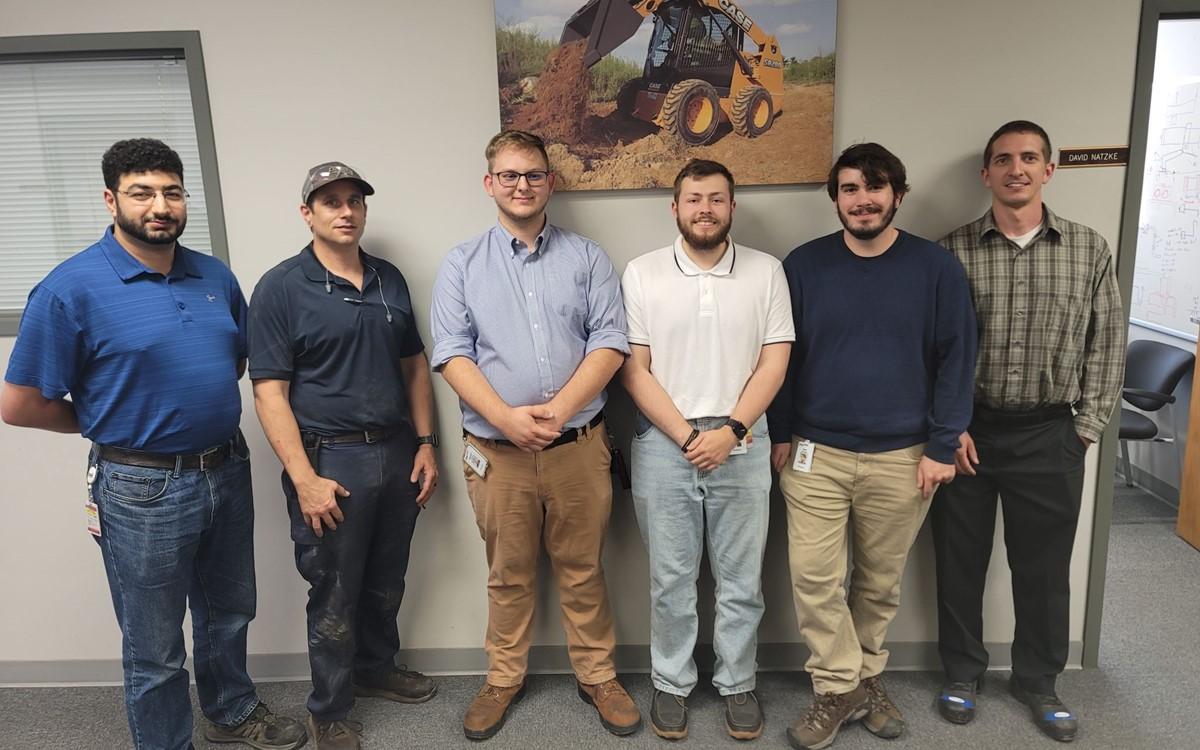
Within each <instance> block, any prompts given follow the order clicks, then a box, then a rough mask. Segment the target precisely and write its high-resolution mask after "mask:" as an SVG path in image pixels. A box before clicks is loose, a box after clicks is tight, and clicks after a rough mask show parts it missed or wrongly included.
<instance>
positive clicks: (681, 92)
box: [560, 0, 783, 146]
mask: <svg viewBox="0 0 1200 750" xmlns="http://www.w3.org/2000/svg"><path fill="white" fill-rule="evenodd" d="M648 17H652V18H653V19H654V29H653V31H652V33H651V35H650V47H649V49H648V50H647V53H646V64H645V66H644V68H643V71H642V75H641V76H640V77H637V78H634V79H632V80H631V81H629V82H627V83H626V84H625V85H624V86H623V87H622V88H621V90H620V92H619V93H618V94H617V109H619V110H620V111H621V112H624V113H625V114H627V115H630V116H632V117H636V118H638V119H639V120H645V121H646V122H651V123H654V124H655V125H657V126H659V127H660V128H663V129H664V130H666V131H668V132H671V133H674V134H675V135H677V136H678V137H679V138H680V139H681V140H683V141H684V142H685V143H687V144H689V145H693V146H697V145H701V144H704V143H708V142H709V141H711V140H712V139H713V137H714V135H715V134H716V132H717V126H718V125H720V122H721V115H722V114H724V116H725V117H726V118H728V120H729V122H730V123H731V124H732V125H733V130H734V132H736V133H737V134H739V135H742V136H745V137H747V138H755V137H757V136H760V135H762V134H763V133H765V132H766V131H767V130H769V129H770V127H771V124H772V123H773V122H774V120H775V116H776V115H777V114H779V112H780V109H781V105H782V94H783V54H782V53H781V52H780V50H779V41H778V40H777V39H776V38H775V37H774V36H772V35H771V34H768V33H767V32H766V31H765V30H763V28H762V27H761V26H759V25H758V24H756V23H755V22H754V21H753V20H752V19H751V18H750V16H748V15H746V13H745V11H743V10H742V9H741V8H739V7H738V6H737V5H736V4H735V3H734V2H732V0H589V2H588V3H586V4H585V5H584V6H583V7H582V8H580V9H579V10H578V11H576V12H575V14H574V15H573V16H571V18H570V19H568V20H567V23H566V25H565V27H564V28H563V34H562V39H561V40H560V43H561V44H566V43H568V42H574V41H578V40H580V39H586V40H587V48H586V52H585V55H584V64H585V65H586V66H587V67H589V68H590V67H591V66H593V65H595V64H596V63H597V62H599V61H600V59H601V58H603V57H604V56H605V55H607V54H609V53H610V52H612V51H613V50H615V49H616V48H617V47H619V46H621V44H623V43H624V42H625V41H626V40H628V39H629V38H630V37H632V36H633V35H634V34H635V33H636V32H637V30H638V27H640V26H641V25H642V21H644V20H645V19H646V18H648ZM747 40H748V41H749V43H750V44H746V42H747ZM744 46H745V47H757V49H743V47H744Z"/></svg>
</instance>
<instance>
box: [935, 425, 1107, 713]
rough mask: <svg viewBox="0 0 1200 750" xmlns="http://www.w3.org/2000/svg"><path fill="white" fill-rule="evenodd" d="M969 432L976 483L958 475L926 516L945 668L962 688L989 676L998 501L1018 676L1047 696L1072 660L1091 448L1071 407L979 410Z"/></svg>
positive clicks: (1013, 660) (1013, 661)
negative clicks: (987, 640)
mask: <svg viewBox="0 0 1200 750" xmlns="http://www.w3.org/2000/svg"><path fill="white" fill-rule="evenodd" d="M970 433H971V436H972V437H973V438H974V440H975V446H976V449H977V450H978V453H979V465H978V466H977V467H976V471H977V472H978V474H977V476H974V477H970V476H964V475H959V476H958V477H956V478H955V480H954V481H953V482H952V483H950V484H948V485H945V486H943V487H941V488H939V489H938V492H937V494H936V495H935V496H934V499H933V507H932V508H931V510H930V514H929V515H930V518H931V519H932V524H933V540H934V542H933V543H934V551H935V554H936V560H937V581H938V586H937V594H938V650H939V652H940V654H941V658H942V666H943V668H944V669H945V671H946V676H947V678H948V679H950V680H953V681H957V682H970V681H972V680H975V679H976V678H978V677H980V676H981V675H982V674H983V672H984V671H985V670H986V669H987V666H988V653H987V650H986V649H985V648H984V645H983V588H984V581H985V579H986V578H987V568H988V561H989V559H990V558H991V554H992V538H993V535H994V533H995V522H996V497H997V495H999V498H1000V504H1001V508H1002V510H1003V513H1004V545H1005V547H1006V548H1007V551H1008V566H1009V568H1010V569H1011V571H1012V588H1013V608H1014V611H1015V615H1016V633H1015V634H1014V636H1013V646H1012V663H1013V673H1014V674H1015V675H1016V676H1017V678H1018V680H1019V681H1020V682H1021V684H1022V685H1023V686H1024V687H1025V689H1026V690H1030V691H1034V692H1038V693H1050V692H1053V690H1054V682H1055V678H1056V677H1057V676H1058V674H1059V673H1060V672H1062V670H1063V667H1064V666H1065V664H1066V661H1067V650H1068V644H1069V632H1068V631H1069V623H1070V604H1071V589H1070V566H1071V547H1072V545H1074V543H1075V528H1076V525H1077V523H1078V521H1079V503H1080V496H1081V495H1082V492H1083V459H1084V454H1085V453H1086V450H1085V448H1084V447H1083V444H1082V443H1081V442H1080V440H1079V437H1078V436H1077V435H1076V433H1075V428H1074V424H1073V421H1072V418H1071V415H1070V413H1069V409H1067V408H1066V407H1062V409H1061V411H1058V412H1057V413H1052V414H1049V415H1046V414H1043V415H1042V416H1040V417H1033V418H1029V417H1026V418H1008V419H1005V418H1002V417H1000V416H999V415H996V414H994V413H987V412H982V413H981V412H979V411H978V410H977V413H976V417H975V420H974V421H973V422H972V424H971V427H970Z"/></svg>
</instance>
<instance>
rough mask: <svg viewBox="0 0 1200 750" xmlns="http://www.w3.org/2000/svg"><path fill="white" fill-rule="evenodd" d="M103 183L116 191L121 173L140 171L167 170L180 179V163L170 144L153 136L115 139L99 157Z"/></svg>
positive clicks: (181, 172) (181, 176)
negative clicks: (102, 155) (101, 157)
mask: <svg viewBox="0 0 1200 750" xmlns="http://www.w3.org/2000/svg"><path fill="white" fill-rule="evenodd" d="M100 170H101V171H102V172H103V173H104V186H105V187H107V188H108V189H109V190H116V189H117V186H118V185H120V184H121V175H126V174H136V173H139V172H170V173H171V174H177V175H179V179H181V180H182V179H183V162H182V161H181V160H180V159H179V154H177V153H175V152H174V151H173V150H172V149H171V147H170V146H168V145H167V144H165V143H163V142H162V141H159V140H155V139H154V138H131V139H129V140H127V141H117V142H116V143H114V144H113V145H111V146H109V148H108V150H107V151H105V152H104V158H103V159H101V160H100Z"/></svg>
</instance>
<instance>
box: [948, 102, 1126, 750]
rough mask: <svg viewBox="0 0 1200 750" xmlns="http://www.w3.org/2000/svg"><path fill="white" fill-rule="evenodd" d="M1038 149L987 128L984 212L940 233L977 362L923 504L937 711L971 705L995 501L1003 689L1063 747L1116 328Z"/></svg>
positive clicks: (1082, 231) (1014, 127) (1098, 275)
mask: <svg viewBox="0 0 1200 750" xmlns="http://www.w3.org/2000/svg"><path fill="white" fill-rule="evenodd" d="M1050 155H1051V148H1050V139H1049V137H1048V136H1047V135H1046V131H1044V130H1043V129H1042V128H1041V127H1039V126H1038V125H1036V124H1034V123H1032V122H1027V121H1023V120H1018V121H1014V122H1010V123H1007V124H1005V125H1003V126H1001V127H1000V129H999V130H997V131H996V132H995V133H994V134H993V135H992V137H991V139H990V140H988V143H987V148H986V149H985V150H984V155H983V170H982V177H983V183H984V185H986V186H987V187H988V188H989V189H990V190H991V191H992V207H991V209H990V210H989V211H988V212H987V213H986V214H984V215H983V216H982V217H981V218H979V219H978V220H976V221H974V222H971V223H970V224H967V225H966V226H963V227H960V228H958V229H956V230H955V231H953V232H951V233H950V235H949V236H947V237H946V238H945V239H943V240H942V241H941V244H942V245H944V246H945V247H947V248H949V249H950V250H951V251H952V252H953V253H954V254H955V255H956V256H957V257H958V259H959V260H960V261H961V262H962V264H963V267H964V268H965V269H966V272H967V277H968V278H969V280H970V283H971V296H972V298H973V300H974V302H975V313H976V316H977V318H978V323H979V359H978V362H977V366H976V375H975V377H976V380H975V413H974V417H973V419H972V421H971V426H970V428H969V429H968V430H967V432H964V433H963V434H962V437H961V440H960V442H961V445H960V448H959V450H958V453H957V455H956V464H957V467H958V473H959V477H958V479H957V481H955V482H954V483H953V484H949V485H946V486H945V487H943V488H942V491H941V492H939V493H938V494H937V496H936V497H935V498H934V500H933V507H932V509H931V511H930V516H931V518H932V519H933V522H932V523H933V534H934V549H935V551H936V555H937V576H938V647H939V651H940V653H941V658H942V665H943V667H944V669H945V672H946V682H945V684H944V685H943V687H942V691H941V694H940V695H939V696H938V709H939V711H940V713H941V715H942V716H943V718H945V719H946V720H948V721H950V722H953V723H956V724H966V723H967V722H969V721H970V720H971V719H972V718H974V715H975V693H976V691H977V689H978V687H979V681H980V679H981V678H982V675H983V673H984V671H985V670H986V669H987V664H988V652H987V649H986V648H985V647H984V644H983V615H982V609H983V589H984V581H985V579H986V577H987V566H988V560H989V559H990V557H991V552H992V537H993V533H994V526H995V518H996V498H997V496H999V498H1000V504H1001V508H1002V509H1003V513H1004V532H1005V533H1004V541H1005V546H1006V547H1007V549H1008V563H1009V568H1010V569H1011V570H1012V587H1013V605H1014V609H1015V614H1016V633H1015V635H1014V638H1013V646H1012V664H1013V677H1012V680H1011V683H1010V689H1011V691H1012V693H1013V695H1015V696H1016V697H1017V698H1018V699H1019V700H1021V701H1022V702H1024V703H1025V704H1026V705H1028V706H1029V708H1030V710H1031V712H1032V714H1033V719H1034V722H1035V723H1036V724H1037V726H1038V728H1039V729H1041V730H1042V731H1043V732H1045V733H1046V734H1047V735H1049V736H1050V737H1052V738H1054V739H1056V740H1059V741H1062V742H1069V741H1071V740H1072V739H1074V738H1075V734H1076V732H1077V731H1078V720H1077V718H1076V716H1075V714H1074V713H1072V712H1071V711H1070V710H1069V709H1068V708H1066V707H1065V706H1064V705H1063V704H1062V702H1061V701H1060V700H1059V699H1058V697H1057V695H1056V694H1055V689H1054V684H1055V678H1056V677H1057V676H1058V674H1059V673H1060V672H1061V671H1062V669H1063V667H1064V665H1065V664H1066V660H1067V650H1068V637H1069V636H1068V625H1069V619H1070V601H1071V592H1070V582H1069V575H1070V564H1071V548H1072V546H1073V545H1074V542H1075V529H1076V525H1077V522H1078V520H1079V506H1080V500H1081V495H1082V492H1083V470H1084V456H1085V454H1086V453H1087V449H1088V446H1090V445H1091V444H1092V443H1094V442H1095V441H1096V440H1097V439H1099V437H1100V434H1101V432H1103V430H1104V426H1105V424H1106V423H1107V422H1108V419H1109V417H1110V415H1111V414H1112V412H1113V407H1114V405H1115V404H1116V401H1117V396H1118V394H1119V393H1120V389H1121V381H1122V376H1123V373H1124V361H1125V328H1126V322H1125V314H1124V311H1123V308H1122V306H1121V299H1120V295H1119V292H1118V290H1117V280H1116V274H1115V267H1114V263H1113V257H1112V253H1111V252H1109V249H1108V244H1107V243H1106V242H1105V241H1104V238H1103V237H1101V236H1100V235H1099V234H1098V233H1096V232H1095V231H1094V230H1092V229H1090V228H1088V227H1085V226H1083V225H1082V224H1076V223H1075V222H1072V221H1067V220H1066V219H1063V218H1060V217H1058V216H1056V215H1055V214H1054V213H1053V212H1052V211H1051V210H1050V209H1049V208H1048V207H1047V206H1046V205H1045V204H1043V203H1042V186H1043V185H1045V184H1046V183H1047V182H1049V181H1050V178H1051V177H1052V176H1053V174H1054V166H1055V165H1054V164H1053V163H1052V162H1051V161H1050Z"/></svg>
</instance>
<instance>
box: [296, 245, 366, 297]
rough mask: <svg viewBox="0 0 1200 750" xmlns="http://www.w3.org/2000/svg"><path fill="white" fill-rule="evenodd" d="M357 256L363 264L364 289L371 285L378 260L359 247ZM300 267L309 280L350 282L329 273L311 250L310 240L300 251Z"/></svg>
mask: <svg viewBox="0 0 1200 750" xmlns="http://www.w3.org/2000/svg"><path fill="white" fill-rule="evenodd" d="M358 257H359V260H361V261H362V264H363V289H364V290H365V289H366V288H367V287H368V286H370V285H371V281H372V280H373V279H374V278H375V270H374V269H376V268H378V267H379V262H378V261H377V260H375V259H374V258H372V257H371V256H370V255H367V253H366V252H365V251H364V250H363V249H362V248H361V247H360V248H359V249H358ZM300 268H302V269H303V270H304V277H305V278H306V279H308V280H309V281H316V282H319V283H321V284H324V283H325V282H326V281H329V282H330V283H333V282H337V281H342V282H345V283H347V284H348V283H350V282H348V281H346V280H345V279H343V278H342V277H341V276H338V275H336V274H332V273H330V272H329V271H328V269H326V268H325V266H324V265H322V264H321V261H320V259H319V258H317V253H316V252H315V251H314V250H313V246H312V243H311V242H310V243H308V244H307V245H305V246H304V249H303V250H301V251H300Z"/></svg>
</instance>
